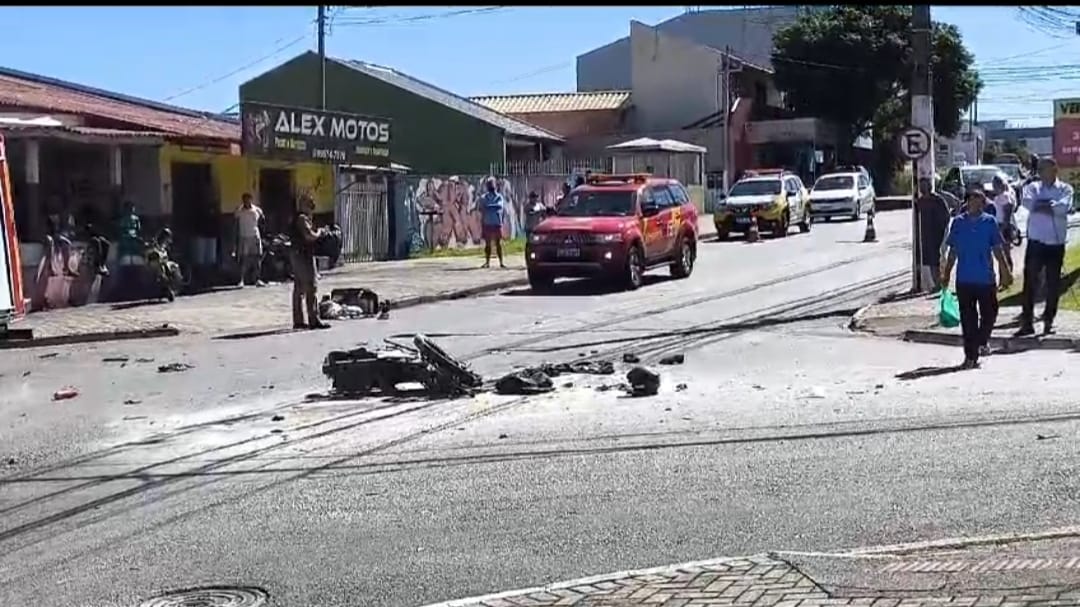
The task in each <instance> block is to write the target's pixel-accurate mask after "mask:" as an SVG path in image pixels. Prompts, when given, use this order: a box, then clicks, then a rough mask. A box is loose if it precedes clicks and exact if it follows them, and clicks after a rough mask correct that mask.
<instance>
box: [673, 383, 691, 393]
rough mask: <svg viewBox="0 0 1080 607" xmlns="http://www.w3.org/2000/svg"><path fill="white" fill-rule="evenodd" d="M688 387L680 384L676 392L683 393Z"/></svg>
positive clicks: (676, 387)
mask: <svg viewBox="0 0 1080 607" xmlns="http://www.w3.org/2000/svg"><path fill="white" fill-rule="evenodd" d="M687 387H688V386H687V385H686V384H678V385H677V386H675V391H676V392H682V391H683V390H686V388H687Z"/></svg>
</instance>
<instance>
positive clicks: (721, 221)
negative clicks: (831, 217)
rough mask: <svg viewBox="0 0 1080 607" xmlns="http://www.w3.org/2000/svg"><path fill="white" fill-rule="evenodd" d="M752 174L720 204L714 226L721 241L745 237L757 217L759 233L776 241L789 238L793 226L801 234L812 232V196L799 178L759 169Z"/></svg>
mask: <svg viewBox="0 0 1080 607" xmlns="http://www.w3.org/2000/svg"><path fill="white" fill-rule="evenodd" d="M750 174H751V176H750V177H744V178H743V179H740V180H739V181H738V182H737V183H736V184H735V185H733V186H731V189H730V190H729V191H728V192H727V194H726V195H724V196H723V197H721V198H720V199H719V200H718V201H717V205H716V209H715V210H714V212H713V222H714V223H715V224H716V234H717V237H718V238H720V240H725V239H727V238H729V237H730V236H731V234H732V233H735V232H742V233H745V232H746V231H747V230H749V229H750V225H751V217H754V216H756V217H757V223H758V229H759V230H767V231H769V232H771V233H772V235H773V236H776V237H781V238H782V237H784V236H787V235H788V231H789V230H790V229H791V226H792V224H794V225H797V226H799V231H800V232H803V233H806V232H809V231H810V225H811V223H812V222H813V216H812V215H811V213H810V207H811V203H810V193H809V192H807V191H806V187H805V186H804V185H803V182H802V179H800V178H799V176H798V175H796V174H794V173H791V172H789V171H782V170H779V169H777V170H773V171H765V170H760V169H756V170H754V171H752V172H751V173H750Z"/></svg>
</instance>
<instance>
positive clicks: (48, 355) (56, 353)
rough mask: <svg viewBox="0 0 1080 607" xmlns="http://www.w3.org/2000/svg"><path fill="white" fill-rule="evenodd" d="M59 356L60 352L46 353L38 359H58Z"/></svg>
mask: <svg viewBox="0 0 1080 607" xmlns="http://www.w3.org/2000/svg"><path fill="white" fill-rule="evenodd" d="M57 356H60V353H59V352H46V353H45V354H42V355H41V356H38V358H56V357H57Z"/></svg>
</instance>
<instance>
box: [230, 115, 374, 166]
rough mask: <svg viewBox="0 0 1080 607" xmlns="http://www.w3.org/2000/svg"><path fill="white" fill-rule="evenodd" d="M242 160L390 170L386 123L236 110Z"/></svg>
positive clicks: (371, 119) (358, 117)
mask: <svg viewBox="0 0 1080 607" xmlns="http://www.w3.org/2000/svg"><path fill="white" fill-rule="evenodd" d="M240 123H241V128H242V133H241V138H240V147H241V150H242V151H243V154H244V155H245V156H258V157H261V158H268V159H273V160H285V161H292V162H321V163H326V164H336V165H342V164H346V165H348V164H365V165H375V166H389V165H390V144H391V131H390V120H389V119H387V118H377V117H374V116H363V115H360V114H347V113H344V112H331V111H326V110H316V109H311V108H301V107H287V106H281V105H273V104H269V103H253V102H244V103H241V104H240Z"/></svg>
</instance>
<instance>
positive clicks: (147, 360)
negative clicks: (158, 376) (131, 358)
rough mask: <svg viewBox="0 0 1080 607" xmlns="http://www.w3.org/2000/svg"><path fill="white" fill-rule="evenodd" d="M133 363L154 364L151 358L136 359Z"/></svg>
mask: <svg viewBox="0 0 1080 607" xmlns="http://www.w3.org/2000/svg"><path fill="white" fill-rule="evenodd" d="M135 362H137V363H152V362H154V359H152V358H136V359H135Z"/></svg>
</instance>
